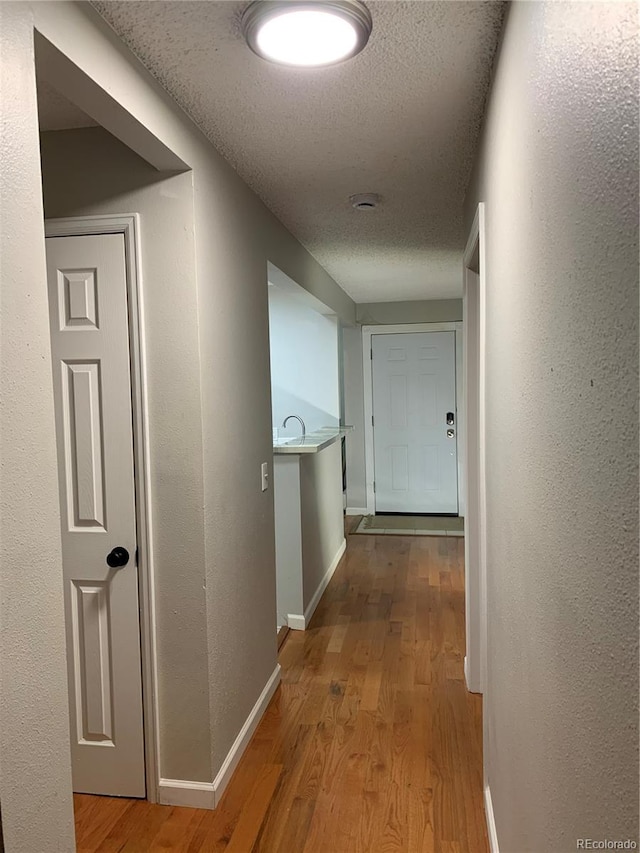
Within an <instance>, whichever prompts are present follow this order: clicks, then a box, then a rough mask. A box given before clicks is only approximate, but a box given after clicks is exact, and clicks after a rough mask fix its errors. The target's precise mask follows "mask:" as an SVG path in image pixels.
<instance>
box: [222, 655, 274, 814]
mask: <svg viewBox="0 0 640 853" xmlns="http://www.w3.org/2000/svg"><path fill="white" fill-rule="evenodd" d="M279 684H280V664H276V668H275V669H274V670H273V672H272V673H271V676H270V678H269V680H268V681H267V683H266V684H265V686H264V690H263V691H262V693H261V694H260V696H259V697H258V701H257V702H256V704H255V705H254V706H253V708H252V710H251V713H250V714H249V716H248V717H247V719H246V720H245V723H244V725H243V727H242V728H241V729H240V732H239V733H238V737H237V738H236V739H235V741H234V742H233V746H232V747H231V749H230V750H229V753H228V755H227V757H226V758H225V760H224V762H223V763H222V767H221V768H220V770H219V772H218V775H217V776H216V778H215V779H214V780H213V793H214V800H215V805H216V806H217V805H218V803H219V802H220V798H221V797H222V795H223V794H224V791H225V788H226V787H227V785H228V784H229V782H230V780H231V777H232V776H233V771H234V770H235V769H236V767H237V766H238V762H239V761H240V759H241V758H242V755H243V753H244V751H245V749H246V748H247V746H248V745H249V741H250V740H251V737H252V735H253V733H254V732H255V730H256V729H257V728H258V723H259V722H260V720H261V719H262V715H263V714H264V712H265V711H266V710H267V705H268V704H269V702H270V701H271V697H272V696H273V694H274V693H275V692H276V690H277V688H278V685H279Z"/></svg>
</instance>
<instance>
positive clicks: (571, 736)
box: [466, 2, 638, 853]
mask: <svg viewBox="0 0 640 853" xmlns="http://www.w3.org/2000/svg"><path fill="white" fill-rule="evenodd" d="M637 27H638V13H637V6H635V4H634V5H632V4H627V3H600V4H590V3H553V2H549V3H538V2H535V3H534V2H531V3H514V4H512V5H511V8H510V12H509V15H508V19H507V23H506V30H505V34H504V42H503V45H502V49H501V51H500V54H499V59H498V64H497V72H496V76H495V82H494V86H493V91H492V94H491V98H490V103H489V111H488V116H487V119H486V126H485V130H484V136H483V147H482V152H481V155H480V157H479V160H478V164H477V168H476V174H475V179H474V182H473V184H472V187H471V190H470V192H469V195H468V200H467V211H466V219H467V226H469V225H470V223H471V218H472V216H473V212H474V209H475V205H476V203H477V202H478V201H484V202H485V203H486V222H487V246H486V249H487V254H486V269H487V341H488V343H487V472H488V473H487V515H488V531H487V533H488V555H487V556H488V560H487V562H488V631H489V633H488V645H489V649H488V658H489V669H488V686H487V693H486V696H485V701H484V713H485V717H486V724H487V730H488V739H487V742H486V743H485V758H486V764H487V773H488V783H489V785H490V789H491V797H492V800H493V806H494V812H495V818H496V826H497V835H498V840H499V845H500V851H501V853H527V851H530V853H541V851H549V853H559V851H563V853H564V851H570V850H575V849H576V838H578V837H590V838H593V839H604V838H608V839H612V840H613V839H625V838H627V837H631V838H633V839H634V840H635V841H636V842H637V841H638V752H637V746H638V706H637V700H638V657H637V641H638V609H637V604H638V410H637V405H638V373H637V371H638V191H637V188H638V171H637V170H638V100H637V99H638V56H637Z"/></svg>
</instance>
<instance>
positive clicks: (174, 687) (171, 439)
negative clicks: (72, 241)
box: [41, 127, 211, 782]
mask: <svg viewBox="0 0 640 853" xmlns="http://www.w3.org/2000/svg"><path fill="white" fill-rule="evenodd" d="M41 157H42V183H43V192H44V210H45V216H46V217H47V218H48V219H50V218H55V217H62V216H81V215H86V214H90V213H93V214H106V213H126V212H135V213H139V214H140V243H141V248H142V258H141V262H142V298H143V301H144V317H145V356H146V358H145V362H146V372H147V401H148V409H147V413H148V423H149V442H150V444H149V462H150V475H151V503H152V520H153V556H154V575H155V597H156V624H157V636H156V641H157V650H158V685H159V698H160V706H159V709H158V710H159V724H160V725H159V730H160V771H161V776H162V777H163V778H165V779H193V780H196V781H201V782H206V781H211V755H210V752H211V738H210V730H209V694H208V689H207V665H208V658H207V622H206V600H205V592H204V587H205V556H204V520H203V509H202V504H203V488H204V487H203V476H202V411H201V406H200V385H199V383H198V382H194V381H193V377H194V376H198V374H199V372H200V356H199V349H198V306H197V290H196V287H197V282H196V272H195V234H194V222H193V179H192V175H191V173H190V172H187V173H185V174H182V175H174V176H166V175H162V174H161V173H159V172H157V171H156V170H155V169H154V168H153V167H152V166H149V164H148V163H145V162H144V160H142V159H141V158H140V157H138V156H137V155H136V154H134V153H133V152H132V151H131V150H130V149H129V148H127V147H126V146H124V145H123V144H122V143H121V142H119V141H118V140H117V139H115V138H114V137H113V136H111V135H110V134H109V133H107V132H106V131H105V130H103V129H102V128H101V127H91V128H86V129H82V130H66V131H54V132H52V133H43V134H42V135H41Z"/></svg>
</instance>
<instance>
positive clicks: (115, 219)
mask: <svg viewBox="0 0 640 853" xmlns="http://www.w3.org/2000/svg"><path fill="white" fill-rule="evenodd" d="M44 225H45V238H47V237H80V236H88V235H100V234H122V235H123V236H124V245H125V264H126V277H127V303H128V326H129V353H130V360H131V408H132V415H133V417H132V421H133V461H134V483H135V499H136V531H137V539H138V589H139V600H140V605H139V607H140V643H141V646H140V651H141V673H142V715H143V730H144V758H145V781H146V799H147V800H148V801H149V802H152V803H155V802H158V784H159V767H160V760H159V743H158V732H159V724H158V704H159V703H158V691H157V684H158V682H157V655H156V619H155V598H154V593H155V583H154V571H153V538H152V507H151V480H150V464H149V422H148V417H147V384H146V369H145V345H144V342H145V337H144V304H143V298H142V264H141V252H140V217H139V214H137V213H123V214H107V215H95V216H94V215H89V216H74V217H65V218H63V219H47V220H45V224H44Z"/></svg>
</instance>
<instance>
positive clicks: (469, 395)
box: [462, 202, 487, 693]
mask: <svg viewBox="0 0 640 853" xmlns="http://www.w3.org/2000/svg"><path fill="white" fill-rule="evenodd" d="M485 257H486V252H485V207H484V203H483V202H480V204H479V205H478V207H477V209H476V213H475V216H474V219H473V224H472V225H471V230H470V232H469V238H468V240H467V245H466V248H465V251H464V256H463V258H464V260H463V264H464V292H463V301H462V305H463V321H464V335H465V358H464V386H465V387H464V402H465V410H466V413H467V431H466V433H465V438H464V445H465V451H466V452H465V479H466V482H467V484H468V492H467V518H466V519H465V554H464V557H465V559H464V564H465V624H466V654H465V659H464V674H465V681H466V684H467V689H468V690H470V691H471V692H472V693H484V691H485V687H486V683H487V494H486V449H485V448H486V437H485V436H486V431H485V430H486V426H485V423H486V414H485V396H486V391H485V388H486V269H485Z"/></svg>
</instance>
